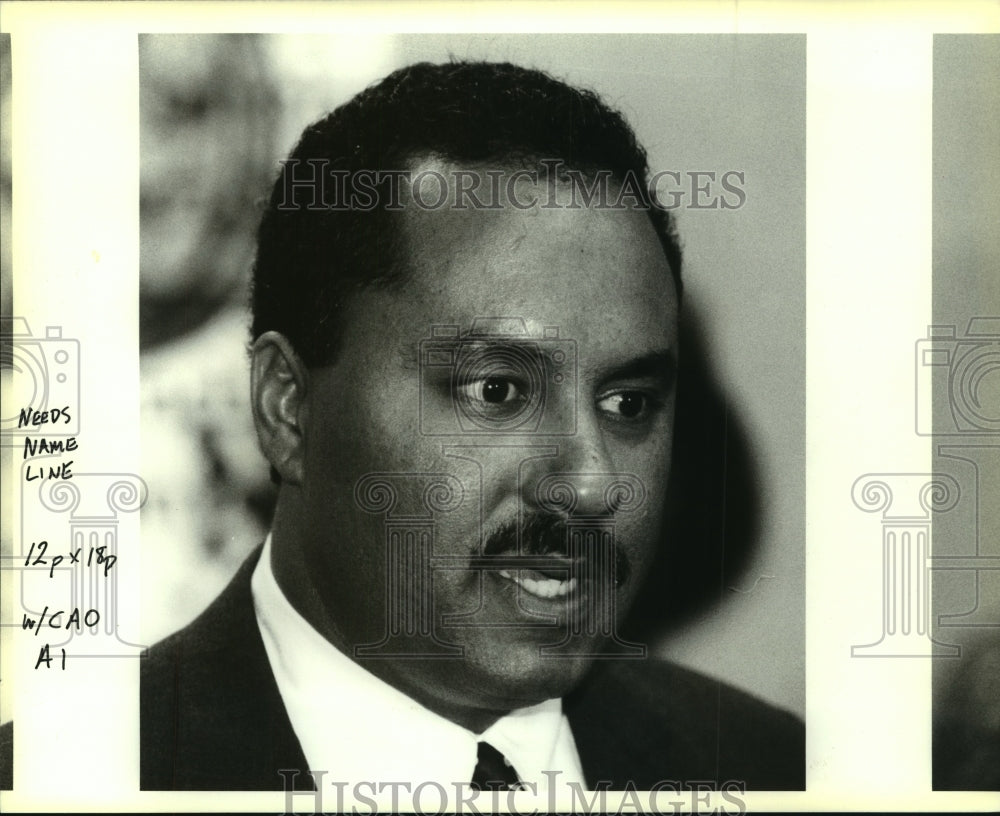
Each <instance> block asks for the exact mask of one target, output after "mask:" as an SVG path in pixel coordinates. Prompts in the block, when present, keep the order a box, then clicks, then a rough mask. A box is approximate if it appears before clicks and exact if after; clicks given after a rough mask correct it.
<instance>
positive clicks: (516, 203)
mask: <svg viewBox="0 0 1000 816" xmlns="http://www.w3.org/2000/svg"><path fill="white" fill-rule="evenodd" d="M410 178H411V179H414V180H417V179H422V183H423V186H424V194H423V196H422V198H421V199H420V201H419V202H417V201H414V200H413V198H409V199H407V198H404V202H405V207H404V210H403V212H402V213H401V236H402V247H401V248H402V254H403V256H404V257H405V263H406V264H407V266H408V272H409V278H408V281H407V284H406V286H405V289H406V290H407V295H408V298H409V300H410V302H411V304H412V307H413V310H414V313H415V314H421V315H423V316H426V317H428V318H430V319H431V320H432V321H433V322H437V323H453V324H459V325H462V324H468V322H469V320H470V319H471V318H472V317H474V316H488V317H500V316H512V317H520V318H522V319H524V320H525V322H526V324H527V325H528V328H529V333H531V334H533V335H540V334H541V332H542V328H543V327H552V326H557V327H559V328H560V331H561V334H562V335H563V336H569V335H572V336H574V337H575V338H576V339H578V340H586V339H587V336H588V335H590V334H591V333H593V332H594V331H595V328H596V327H597V326H598V325H599V326H600V328H601V334H602V339H603V341H604V342H607V341H608V332H609V330H610V329H611V327H612V326H616V327H617V331H618V332H620V333H621V332H627V331H631V332H634V333H638V334H645V335H646V336H647V337H650V339H656V340H658V341H659V343H660V345H661V346H662V345H664V344H666V345H672V342H671V340H672V339H673V337H674V331H675V329H676V326H675V324H676V311H677V298H676V292H675V289H674V284H673V281H672V278H671V274H670V268H669V265H668V263H667V260H666V257H665V255H664V253H663V250H662V248H661V245H660V242H659V239H658V237H657V235H656V232H655V230H654V229H653V225H652V223H651V222H650V219H649V216H648V214H647V213H646V212H644V211H643V210H640V209H633V208H615V207H611V206H590V207H587V206H583V204H582V203H581V202H580V201H579V200H577V201H575V206H574V200H573V198H572V196H571V195H570V193H571V190H570V189H569V188H568V186H567V183H566V182H565V181H555V182H553V185H554V186H550V185H549V184H547V183H546V181H545V180H544V179H539V180H538V181H535V180H532V179H531V178H529V177H528V175H527V171H526V170H524V169H523V168H517V167H513V168H512V167H506V168H490V167H485V166H474V167H472V166H460V165H456V164H453V163H449V162H444V161H441V160H437V159H426V160H423V161H420V162H416V163H415V164H414V166H413V169H412V173H411V176H410ZM442 180H443V183H444V184H446V185H447V197H446V200H445V201H444V203H443V204H442V205H441V206H429V204H437V203H438V201H439V199H440V198H442V196H441V195H440V193H439V191H440V189H441V185H442ZM459 185H462V186H464V188H465V189H466V190H468V189H470V188H472V189H473V190H474V193H475V196H470V195H463V194H462V193H461V192H460V190H459V189H458V187H459ZM612 192H613V191H612ZM614 198H615V197H614V195H612V196H610V200H611V201H614ZM428 202H429V204H428ZM533 327H534V330H532V328H533Z"/></svg>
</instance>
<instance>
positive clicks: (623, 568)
mask: <svg viewBox="0 0 1000 816" xmlns="http://www.w3.org/2000/svg"><path fill="white" fill-rule="evenodd" d="M594 529H595V530H600V531H601V532H602V533H603V532H605V531H606V529H607V528H606V527H600V528H597V527H595V528H594ZM574 530H575V531H576V532H577V533H578V534H581V533H583V534H585V533H586V528H585V527H584V528H581V527H579V526H577V525H574ZM569 535H570V528H569V525H568V524H566V521H565V520H564V519H563V518H561V517H559V516H554V515H548V514H544V513H534V514H532V515H530V516H528V517H526V518H525V519H524V520H523V521H522V523H521V524H520V525H518V523H517V522H516V521H507V522H504V523H502V524H500V525H499V526H498V527H496V528H495V529H494V530H492V531H491V532H490V533H489V534H488V535H487V536H486V539H485V541H484V542H483V555H487V556H489V555H493V556H496V555H502V554H504V553H517V554H518V555H527V556H544V555H551V556H553V557H563V558H566V557H569V554H570V552H569V549H570V544H569ZM519 545H520V549H519ZM613 554H614V560H615V586H616V587H620V586H622V585H623V584H624V583H625V582H626V581H627V580H628V578H629V576H630V575H631V573H632V566H631V562H630V560H629V557H628V555H627V553H626V552H625V548H623V547H622V546H621V541H620V539H618V538H617V536H616V539H615V544H614V547H613Z"/></svg>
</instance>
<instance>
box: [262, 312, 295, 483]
mask: <svg viewBox="0 0 1000 816" xmlns="http://www.w3.org/2000/svg"><path fill="white" fill-rule="evenodd" d="M251 353H252V359H251V363H250V400H251V405H252V407H253V421H254V425H255V426H256V428H257V439H258V441H259V442H260V448H261V450H262V451H263V453H264V456H266V457H267V459H268V461H269V462H270V463H271V465H272V466H273V467H274V469H275V470H276V471H277V472H278V474H279V475H280V476H281V479H282V482H283V483H284V482H287V483H289V484H301V482H302V473H303V460H304V453H305V422H306V411H307V404H306V395H307V393H308V388H309V371H308V369H307V368H306V366H305V364H304V363H303V362H302V360H301V359H299V356H298V355H297V354H296V353H295V349H293V348H292V344H291V343H290V342H288V338H287V337H285V336H284V335H283V334H279V333H278V332H273V331H269V332H265V333H264V334H262V335H261V336H260V337H258V338H257V339H256V340H255V341H254V344H253V347H252V349H251Z"/></svg>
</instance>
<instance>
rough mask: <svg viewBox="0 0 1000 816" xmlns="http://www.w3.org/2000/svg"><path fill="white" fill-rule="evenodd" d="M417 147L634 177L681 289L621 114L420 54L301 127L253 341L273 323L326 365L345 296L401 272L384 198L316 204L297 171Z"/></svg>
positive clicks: (276, 204)
mask: <svg viewBox="0 0 1000 816" xmlns="http://www.w3.org/2000/svg"><path fill="white" fill-rule="evenodd" d="M425 156H427V157H429V156H434V157H438V158H441V159H445V160H448V161H451V162H455V163H463V162H465V163H476V164H482V163H484V162H497V163H498V164H506V165H510V164H523V163H525V162H530V161H536V162H537V161H541V160H547V159H551V160H558V161H560V162H561V163H562V164H563V165H564V166H565V167H566V168H569V169H572V170H577V171H581V172H584V173H587V174H589V175H593V174H597V173H605V174H610V176H611V177H612V178H614V179H615V180H617V181H619V182H621V181H624V180H625V179H627V178H629V177H632V178H634V179H638V180H639V181H640V182H641V183H640V184H639V185H637V191H638V196H639V197H640V198H641V206H642V207H643V208H644V209H645V210H646V212H648V214H649V217H650V220H651V221H652V223H653V227H654V228H655V230H656V233H657V236H658V237H659V239H660V243H661V245H662V247H663V251H664V253H665V255H666V258H667V261H668V263H669V266H670V270H671V274H672V275H673V278H674V282H675V285H676V286H677V291H678V294H679V293H680V288H681V285H680V270H681V250H680V246H679V243H678V241H677V237H676V235H675V232H674V227H673V220H672V218H671V216H670V213H669V212H667V211H666V210H664V209H662V208H659V207H656V206H652V202H653V197H652V195H651V193H650V191H649V189H648V181H649V167H648V162H647V158H646V152H645V150H644V149H643V148H642V146H641V145H640V144H639V143H638V142H637V140H636V137H635V133H634V132H633V131H632V128H631V127H630V126H629V125H628V123H627V122H626V121H625V119H624V118H623V117H622V115H621V114H620V113H618V112H617V111H615V110H613V109H612V108H610V107H608V106H607V105H606V104H605V103H604V102H603V101H602V100H601V99H600V98H599V97H598V96H597V95H596V94H595V93H593V92H592V91H589V90H584V89H579V88H574V87H572V86H570V85H567V84H566V83H564V82H561V81H559V80H557V79H555V78H553V77H552V76H550V75H549V74H546V73H544V72H542V71H538V70H533V69H528V68H523V67H520V66H516V65H512V64H510V63H491V62H467V61H454V62H450V63H446V64H440V65H436V64H431V63H426V62H424V63H418V64H414V65H410V66H408V67H406V68H401V69H399V70H397V71H394V72H393V73H391V74H389V76H387V77H386V78H385V79H383V80H381V81H380V82H377V83H376V84H374V85H372V86H370V87H369V88H367V89H366V90H364V91H362V92H361V93H359V94H358V95H357V96H355V97H354V98H353V99H351V100H350V101H349V102H347V103H345V104H344V105H341V106H340V107H338V108H337V109H336V110H334V111H333V112H332V113H330V114H328V115H327V116H326V117H324V118H323V119H321V120H319V121H318V122H316V123H314V124H312V125H310V126H309V127H307V128H306V130H305V131H304V132H303V134H302V137H301V139H300V140H299V143H298V145H297V146H296V147H295V150H294V151H293V152H292V154H291V156H290V157H289V160H288V161H287V162H284V163H283V165H282V169H281V172H280V173H279V175H278V179H277V181H276V182H275V184H274V187H273V190H272V192H271V197H270V200H269V203H268V206H267V209H266V210H265V212H264V215H263V218H262V220H261V224H260V229H259V231H258V238H257V257H256V262H255V264H254V280H253V291H252V311H253V324H252V327H251V334H252V337H253V338H254V339H256V338H257V337H259V336H260V335H261V334H263V333H264V332H266V331H272V330H273V331H278V332H280V333H282V334H283V335H285V336H286V337H287V338H288V340H289V341H290V342H291V344H292V346H293V348H295V350H296V352H297V353H298V354H299V356H300V357H301V358H302V360H303V362H304V363H305V364H306V365H308V366H318V365H324V364H327V363H330V362H333V360H334V359H335V357H336V351H337V345H338V341H339V331H338V327H339V324H340V315H341V313H342V310H343V309H344V307H345V305H346V303H347V301H348V299H349V298H350V296H351V294H352V293H353V292H356V291H358V290H360V289H363V288H366V287H369V286H373V285H391V283H392V282H394V281H397V280H399V279H401V278H404V277H405V274H406V266H405V259H403V258H400V257H398V255H399V241H398V232H399V230H398V229H396V228H395V226H394V224H393V223H392V222H393V218H395V216H396V215H398V213H395V212H394V211H392V208H391V207H389V208H386V207H385V206H376V207H371V208H368V207H362V208H347V207H337V206H323V205H324V204H329V203H330V202H323V201H320V202H317V197H316V188H315V187H313V189H309V185H304V184H301V183H298V184H296V183H294V182H296V181H298V182H301V180H302V179H303V178H304V177H309V176H310V174H312V173H316V172H324V173H331V172H335V173H340V174H350V173H359V172H364V171H372V170H375V171H380V170H381V171H385V170H400V169H403V168H405V167H406V165H407V164H408V163H409V162H412V161H413V160H415V159H417V158H419V157H425ZM380 191H381V192H383V193H384V192H385V191H384V190H382V189H381V188H380ZM289 199H290V200H289ZM380 200H381V201H383V202H385V201H387V200H388V199H387V197H385V196H383V197H381V198H380Z"/></svg>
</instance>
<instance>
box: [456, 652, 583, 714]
mask: <svg viewBox="0 0 1000 816" xmlns="http://www.w3.org/2000/svg"><path fill="white" fill-rule="evenodd" d="M465 661H466V667H467V669H468V670H469V675H474V676H475V677H476V680H475V681H474V683H475V687H476V690H477V691H478V692H479V693H480V694H481V695H482V696H483V698H484V701H486V700H490V701H492V703H493V704H496V705H499V706H501V707H503V708H524V707H525V706H529V705H535V704H536V703H540V702H542V701H543V700H549V699H552V698H555V697H562V696H563V695H565V694H568V693H569V692H570V691H572V690H573V689H574V688H576V686H577V685H578V684H579V683H580V682H581V681H582V680H583V678H584V677H585V676H586V674H587V672H588V671H589V670H590V666H591V664H592V662H593V658H591V657H566V656H564V655H546V654H543V653H542V652H541V650H540V644H539V643H538V642H537V641H531V640H530V639H529V640H528V642H525V643H516V644H511V643H506V644H492V645H488V644H484V645H477V646H475V647H472V646H470V647H467V648H466V657H465Z"/></svg>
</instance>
